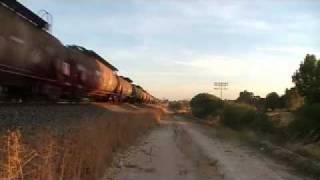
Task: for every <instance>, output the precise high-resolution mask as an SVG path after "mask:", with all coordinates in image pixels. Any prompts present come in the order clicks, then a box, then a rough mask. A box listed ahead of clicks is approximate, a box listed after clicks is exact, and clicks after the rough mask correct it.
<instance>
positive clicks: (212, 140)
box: [103, 119, 307, 180]
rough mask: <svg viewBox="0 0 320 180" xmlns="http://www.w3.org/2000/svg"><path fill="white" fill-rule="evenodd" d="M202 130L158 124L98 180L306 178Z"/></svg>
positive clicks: (176, 123)
mask: <svg viewBox="0 0 320 180" xmlns="http://www.w3.org/2000/svg"><path fill="white" fill-rule="evenodd" d="M170 120H171V119H170ZM210 130H212V129H210ZM205 131H206V129H205V128H203V127H201V126H198V125H194V124H191V123H187V122H183V121H172V120H171V121H162V122H161V125H160V127H158V128H157V129H155V130H153V131H152V132H150V134H148V135H147V136H145V137H143V138H142V139H141V140H140V144H139V145H136V146H133V147H131V148H129V150H128V151H126V152H124V153H122V154H120V155H119V158H118V159H117V160H115V163H114V167H113V168H110V169H109V170H108V171H107V173H106V176H105V178H104V179H103V180H107V179H116V180H151V179H152V180H191V179H195V180H198V179H201V180H207V179H213V180H220V179H230V180H302V179H307V178H304V177H301V176H299V175H297V174H295V173H294V171H293V170H291V169H290V168H288V167H286V166H284V165H279V164H278V163H276V162H274V161H273V160H271V159H269V158H267V157H264V156H263V155H262V154H261V153H259V152H257V150H253V149H250V148H248V147H245V146H242V145H239V144H235V143H232V142H227V141H225V140H222V139H219V138H218V137H215V136H207V135H206V133H205Z"/></svg>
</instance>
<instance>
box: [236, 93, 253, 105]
mask: <svg viewBox="0 0 320 180" xmlns="http://www.w3.org/2000/svg"><path fill="white" fill-rule="evenodd" d="M236 101H237V102H240V103H245V104H253V103H254V94H253V93H252V92H249V91H247V90H244V91H243V92H240V95H239V97H238V99H237V100H236Z"/></svg>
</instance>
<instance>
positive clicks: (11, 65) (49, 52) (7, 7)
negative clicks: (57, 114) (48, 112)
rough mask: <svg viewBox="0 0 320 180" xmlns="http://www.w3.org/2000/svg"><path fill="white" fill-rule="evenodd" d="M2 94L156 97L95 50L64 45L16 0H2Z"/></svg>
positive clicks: (141, 100)
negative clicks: (134, 82)
mask: <svg viewBox="0 0 320 180" xmlns="http://www.w3.org/2000/svg"><path fill="white" fill-rule="evenodd" d="M0 25H1V28H0V99H1V100H2V99H7V97H9V99H11V97H18V98H24V97H27V98H29V97H36V98H38V97H47V98H49V99H52V100H59V99H60V98H61V97H66V98H68V99H70V98H72V99H73V98H75V99H77V100H78V99H82V98H84V97H89V98H92V99H95V100H99V101H100V100H102V101H104V102H105V101H110V100H113V101H116V100H119V101H120V102H124V101H128V100H129V101H130V102H133V103H136V102H138V103H150V102H151V101H152V96H151V95H150V94H149V93H148V92H146V91H145V90H143V88H142V87H140V86H137V85H133V84H132V81H131V80H130V79H129V78H126V77H122V76H118V75H117V71H118V69H117V68H115V67H114V66H112V65H111V64H110V63H108V62H107V61H106V60H105V59H103V58H102V57H101V56H99V55H98V54H97V53H95V52H94V51H92V50H88V49H85V48H83V47H80V46H75V45H73V46H64V45H63V44H62V43H61V42H60V41H59V40H58V39H57V38H55V37H54V36H53V35H51V34H50V33H49V32H48V27H49V24H48V23H47V22H46V21H44V20H43V19H42V18H40V17H39V16H37V15H36V14H34V13H33V12H32V11H30V10H29V9H27V8H26V7H25V6H23V5H22V4H21V3H19V2H17V1H16V0H0Z"/></svg>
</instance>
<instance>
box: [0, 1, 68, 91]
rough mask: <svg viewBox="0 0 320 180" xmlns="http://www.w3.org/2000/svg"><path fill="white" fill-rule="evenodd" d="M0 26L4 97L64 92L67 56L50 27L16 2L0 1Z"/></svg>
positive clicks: (0, 76)
mask: <svg viewBox="0 0 320 180" xmlns="http://www.w3.org/2000/svg"><path fill="white" fill-rule="evenodd" d="M0 23H1V28H0V94H3V93H4V92H6V91H9V92H16V93H20V94H21V93H22V94H26V93H42V94H51V95H53V94H55V93H59V92H61V91H60V90H59V89H60V88H59V87H60V86H63V85H64V84H65V82H64V80H65V79H64V75H63V62H62V61H63V59H65V56H66V53H65V48H64V46H63V45H62V43H61V42H60V41H59V40H58V39H56V38H55V37H54V36H52V35H51V34H49V33H48V32H47V31H46V30H47V27H48V26H49V25H48V23H47V22H45V21H44V20H42V19H41V18H40V17H38V16H37V15H35V14H34V13H33V12H31V11H30V10H28V9H27V8H25V7H24V6H23V5H22V4H20V3H19V2H17V1H15V0H0Z"/></svg>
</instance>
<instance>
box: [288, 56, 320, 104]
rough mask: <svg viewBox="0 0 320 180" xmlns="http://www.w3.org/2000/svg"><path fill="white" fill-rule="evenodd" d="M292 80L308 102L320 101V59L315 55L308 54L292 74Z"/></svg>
mask: <svg viewBox="0 0 320 180" xmlns="http://www.w3.org/2000/svg"><path fill="white" fill-rule="evenodd" d="M292 81H293V82H294V83H295V85H296V88H297V90H298V93H299V94H300V95H302V96H304V97H305V99H306V102H307V103H316V102H320V61H319V60H317V59H316V56H315V55H309V54H307V56H306V58H305V59H304V62H302V63H301V64H300V67H299V69H298V70H297V71H296V73H295V74H294V75H293V76H292Z"/></svg>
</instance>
